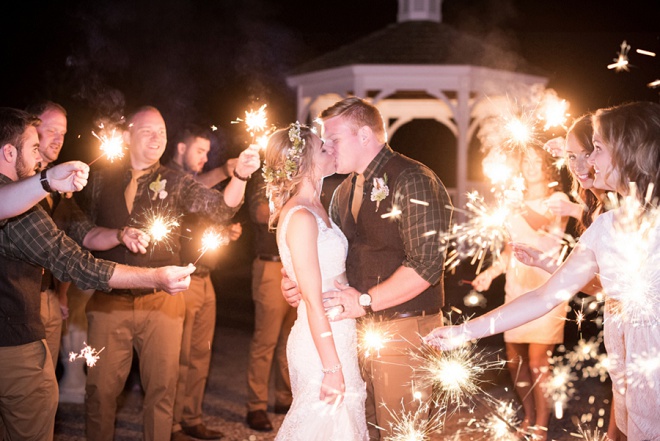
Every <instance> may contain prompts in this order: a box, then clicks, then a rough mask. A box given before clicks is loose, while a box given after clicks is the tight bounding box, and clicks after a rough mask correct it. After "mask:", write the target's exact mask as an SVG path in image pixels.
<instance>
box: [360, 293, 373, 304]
mask: <svg viewBox="0 0 660 441" xmlns="http://www.w3.org/2000/svg"><path fill="white" fill-rule="evenodd" d="M359 303H360V306H369V305H371V296H370V295H369V294H366V293H365V294H362V295H360V299H359Z"/></svg>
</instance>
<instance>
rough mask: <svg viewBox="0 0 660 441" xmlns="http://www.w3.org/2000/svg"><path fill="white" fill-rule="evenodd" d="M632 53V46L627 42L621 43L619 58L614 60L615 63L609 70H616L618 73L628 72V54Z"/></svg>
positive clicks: (609, 65) (609, 66)
mask: <svg viewBox="0 0 660 441" xmlns="http://www.w3.org/2000/svg"><path fill="white" fill-rule="evenodd" d="M629 51H630V45H629V44H628V42H627V41H626V40H623V43H621V49H620V50H619V53H618V54H617V57H616V58H615V59H614V63H612V64H608V65H607V68H608V69H614V70H616V71H617V72H621V71H622V70H625V71H626V72H627V71H628V70H629V69H628V63H629V61H628V52H629Z"/></svg>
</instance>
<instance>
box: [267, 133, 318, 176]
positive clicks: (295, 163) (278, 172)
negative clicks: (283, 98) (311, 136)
mask: <svg viewBox="0 0 660 441" xmlns="http://www.w3.org/2000/svg"><path fill="white" fill-rule="evenodd" d="M302 127H307V126H304V125H302V124H300V123H299V122H298V121H296V122H295V123H293V124H291V127H290V128H289V141H291V147H289V148H288V149H287V151H286V159H285V160H284V167H283V168H280V169H274V168H272V167H269V166H267V165H264V166H263V168H262V171H263V177H264V181H266V183H270V182H273V181H274V180H276V179H285V178H286V179H288V180H289V181H290V180H291V179H292V178H293V177H294V176H295V175H296V173H298V167H299V166H300V157H301V156H302V153H303V151H304V149H305V140H304V139H303V138H302V136H301V134H300V130H301V128H302Z"/></svg>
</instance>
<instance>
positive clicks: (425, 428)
mask: <svg viewBox="0 0 660 441" xmlns="http://www.w3.org/2000/svg"><path fill="white" fill-rule="evenodd" d="M427 413H428V409H427V408H426V407H425V406H421V407H420V408H419V409H418V410H417V411H415V412H406V411H401V412H400V413H392V412H391V411H390V414H391V415H392V419H393V421H394V424H393V426H392V430H391V434H390V435H389V436H387V437H385V440H386V441H429V440H430V439H431V437H430V436H431V433H433V432H436V431H438V430H440V429H441V428H442V423H441V421H440V419H439V418H437V417H436V418H428V417H427Z"/></svg>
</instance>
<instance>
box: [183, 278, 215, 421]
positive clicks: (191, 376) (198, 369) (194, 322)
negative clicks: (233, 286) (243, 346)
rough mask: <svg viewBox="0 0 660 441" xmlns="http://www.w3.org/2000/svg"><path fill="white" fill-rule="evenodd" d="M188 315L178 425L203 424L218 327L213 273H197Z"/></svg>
mask: <svg viewBox="0 0 660 441" xmlns="http://www.w3.org/2000/svg"><path fill="white" fill-rule="evenodd" d="M183 297H184V299H185V303H186V316H185V319H184V321H183V338H182V340H181V356H180V358H179V380H178V383H177V388H176V399H175V400H174V425H173V427H172V432H177V431H179V430H181V425H184V426H194V425H197V424H201V423H202V401H203V399H204V389H205V387H206V380H207V378H208V376H209V366H210V365H211V346H212V345H213V332H214V330H215V313H216V308H215V303H216V299H215V290H214V289H213V283H212V282H211V277H210V276H208V275H207V276H205V277H199V276H195V275H193V276H192V277H191V281H190V288H189V289H188V290H187V291H186V292H185V293H184V296H183Z"/></svg>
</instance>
